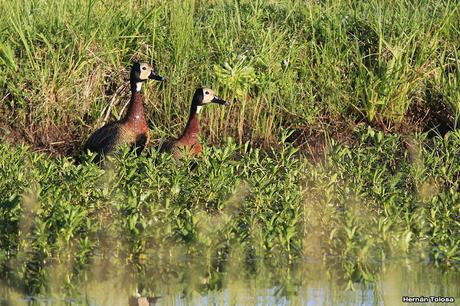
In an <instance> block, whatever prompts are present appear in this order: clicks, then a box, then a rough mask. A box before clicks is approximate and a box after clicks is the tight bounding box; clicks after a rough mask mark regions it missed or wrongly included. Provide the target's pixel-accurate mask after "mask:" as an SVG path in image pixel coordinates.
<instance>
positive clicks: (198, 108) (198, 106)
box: [196, 105, 203, 114]
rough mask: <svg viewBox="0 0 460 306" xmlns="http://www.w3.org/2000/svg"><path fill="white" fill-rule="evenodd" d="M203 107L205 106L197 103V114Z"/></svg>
mask: <svg viewBox="0 0 460 306" xmlns="http://www.w3.org/2000/svg"><path fill="white" fill-rule="evenodd" d="M202 107H203V106H202V105H197V106H196V113H197V114H199V113H200V111H201V108H202Z"/></svg>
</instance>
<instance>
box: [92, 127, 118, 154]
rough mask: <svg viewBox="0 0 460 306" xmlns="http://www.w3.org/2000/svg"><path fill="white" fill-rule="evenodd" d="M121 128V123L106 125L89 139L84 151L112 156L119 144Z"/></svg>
mask: <svg viewBox="0 0 460 306" xmlns="http://www.w3.org/2000/svg"><path fill="white" fill-rule="evenodd" d="M120 128H121V126H120V123H119V122H112V123H109V124H107V125H104V126H103V127H101V128H100V129H99V130H97V131H96V132H94V133H93V134H92V135H91V136H90V137H89V138H88V140H87V141H86V144H85V146H84V150H85V151H86V150H90V151H92V152H96V153H99V154H103V155H106V154H110V153H111V152H112V151H113V150H114V149H115V147H116V146H117V144H118V140H119V136H120Z"/></svg>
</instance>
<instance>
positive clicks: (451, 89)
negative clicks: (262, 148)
mask: <svg viewBox="0 0 460 306" xmlns="http://www.w3.org/2000/svg"><path fill="white" fill-rule="evenodd" d="M0 6H1V7H2V10H1V12H0V17H1V18H0V66H1V69H2V73H1V75H0V84H1V86H0V99H1V100H0V101H1V104H0V108H1V110H2V111H1V118H2V120H3V123H2V128H4V129H8V131H9V132H10V133H11V135H14V136H15V137H17V138H19V137H21V138H22V139H24V140H25V141H26V142H28V143H30V144H33V145H36V146H38V147H46V148H56V149H57V150H58V151H60V152H62V151H63V150H64V149H63V147H64V148H66V147H69V146H70V147H71V148H78V146H79V145H80V144H81V143H82V142H83V141H84V139H85V138H86V137H87V136H88V134H89V133H90V132H92V131H93V130H94V129H95V128H96V127H97V126H99V125H100V124H102V121H103V118H104V117H105V115H106V113H107V106H108V105H109V104H110V102H111V101H114V102H115V103H114V105H115V107H114V108H112V112H111V117H110V118H111V119H116V118H119V117H120V116H121V115H122V114H120V111H121V109H122V108H123V105H124V102H125V101H126V99H127V95H128V93H127V90H126V88H124V86H125V84H126V82H127V70H128V67H129V66H130V64H131V62H132V61H133V60H137V59H140V60H145V61H150V62H154V63H155V64H156V65H155V66H156V69H157V70H158V72H159V73H161V74H162V75H165V76H166V77H168V82H166V83H165V84H163V85H161V87H160V86H158V85H154V84H149V85H148V86H146V107H147V110H148V111H147V116H148V118H149V120H150V122H151V128H152V132H153V136H154V137H153V139H154V140H156V139H159V138H162V137H166V136H170V135H172V134H175V135H177V134H178V133H179V131H180V129H181V128H182V127H183V125H184V123H185V120H186V118H187V114H186V113H187V111H188V104H189V103H190V102H189V100H190V98H191V95H192V93H193V89H194V88H195V87H196V86H198V85H201V84H203V85H207V86H210V87H213V88H214V89H215V90H216V91H217V92H218V93H219V94H221V95H222V96H224V97H225V98H227V99H229V100H231V101H233V103H232V106H231V107H230V109H217V108H216V109H211V108H209V109H207V110H206V112H205V113H204V115H203V119H204V132H205V134H206V136H207V137H208V138H209V139H210V140H211V141H213V142H216V141H219V139H225V136H233V137H235V139H237V140H238V142H240V143H243V142H245V141H251V142H254V143H261V142H263V143H265V144H275V143H276V142H277V138H278V135H279V133H280V132H281V131H283V130H285V129H292V130H297V131H300V132H302V131H304V130H317V129H319V128H320V127H321V128H324V124H325V123H326V125H334V124H338V123H336V122H339V121H340V122H347V123H359V122H362V121H364V122H367V123H370V124H372V125H374V126H376V127H379V128H382V127H383V128H384V129H390V130H391V129H392V128H394V127H395V126H396V127H397V126H399V125H400V124H403V123H404V124H405V125H404V124H403V127H404V128H407V126H411V129H412V130H414V129H417V128H421V129H423V128H424V127H425V125H426V122H425V121H427V120H429V118H431V117H436V116H438V117H439V111H438V110H439V109H441V110H442V112H441V115H440V119H439V118H438V117H436V118H438V119H437V120H438V121H441V123H443V121H447V124H448V125H450V126H453V125H454V126H455V125H456V122H457V113H458V111H459V108H458V101H459V97H460V96H459V88H460V87H459V79H460V70H459V69H458V66H459V65H458V61H459V59H458V41H459V40H460V34H459V32H458V29H459V28H460V21H459V20H460V12H459V5H458V3H457V2H456V1H441V2H440V1H430V0H425V1H417V2H414V1H390V2H385V3H383V2H381V1H367V2H356V1H346V0H341V1H230V0H228V1H224V0H216V1H199V0H194V1H123V2H119V1H98V0H88V1H37V0H32V1H15V2H11V1H7V0H1V1H0ZM426 113H427V114H428V115H427V116H425V114H426ZM427 118H428V119H427ZM427 126H428V127H431V126H429V125H427ZM326 129H327V128H326ZM15 133H16V134H15Z"/></svg>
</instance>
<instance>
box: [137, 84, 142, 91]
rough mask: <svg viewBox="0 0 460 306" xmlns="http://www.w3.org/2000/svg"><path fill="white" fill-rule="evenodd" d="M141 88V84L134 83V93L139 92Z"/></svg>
mask: <svg viewBox="0 0 460 306" xmlns="http://www.w3.org/2000/svg"><path fill="white" fill-rule="evenodd" d="M141 88H142V82H136V92H139V91H141Z"/></svg>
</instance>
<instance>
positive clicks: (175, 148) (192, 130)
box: [160, 87, 230, 160]
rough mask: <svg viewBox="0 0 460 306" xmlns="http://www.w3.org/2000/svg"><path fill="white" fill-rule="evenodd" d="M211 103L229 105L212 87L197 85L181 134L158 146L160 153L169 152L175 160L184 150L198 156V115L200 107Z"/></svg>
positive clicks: (180, 156) (199, 148) (178, 158)
mask: <svg viewBox="0 0 460 306" xmlns="http://www.w3.org/2000/svg"><path fill="white" fill-rule="evenodd" d="M211 103H216V104H219V105H223V106H228V105H230V103H229V102H227V101H225V100H223V99H222V98H220V97H219V96H217V95H216V94H215V92H214V91H213V90H212V89H210V88H206V87H198V88H197V89H196V90H195V93H194V95H193V98H192V104H191V106H190V114H189V118H188V121H187V124H186V125H185V128H184V130H183V132H182V134H181V136H180V137H179V138H177V139H174V140H169V141H166V142H164V143H163V145H162V146H161V147H160V153H163V152H166V153H170V154H172V156H173V158H174V159H177V160H180V159H183V157H184V151H187V152H188V153H189V154H190V155H191V156H198V155H199V154H200V153H201V150H202V146H201V144H200V141H199V136H200V119H199V115H200V111H201V110H202V108H203V107H204V106H205V105H208V104H211Z"/></svg>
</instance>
